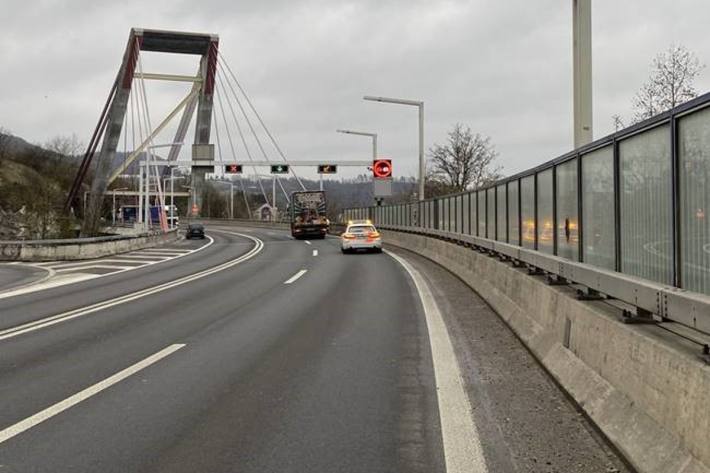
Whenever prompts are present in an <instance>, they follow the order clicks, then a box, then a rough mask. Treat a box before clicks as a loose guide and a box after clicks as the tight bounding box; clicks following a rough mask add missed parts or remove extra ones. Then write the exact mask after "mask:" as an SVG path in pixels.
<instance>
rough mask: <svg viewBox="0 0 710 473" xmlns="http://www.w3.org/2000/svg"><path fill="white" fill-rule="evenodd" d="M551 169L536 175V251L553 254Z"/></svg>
mask: <svg viewBox="0 0 710 473" xmlns="http://www.w3.org/2000/svg"><path fill="white" fill-rule="evenodd" d="M552 199H553V195H552V169H548V170H546V171H542V172H540V173H538V174H537V249H538V251H542V252H543V253H549V254H552V253H554V245H553V242H554V233H553V232H554V230H555V229H554V225H553V220H552Z"/></svg>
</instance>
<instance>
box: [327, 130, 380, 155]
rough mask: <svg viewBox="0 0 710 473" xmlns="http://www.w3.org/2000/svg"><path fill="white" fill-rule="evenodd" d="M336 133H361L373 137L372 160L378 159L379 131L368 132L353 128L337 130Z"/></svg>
mask: <svg viewBox="0 0 710 473" xmlns="http://www.w3.org/2000/svg"><path fill="white" fill-rule="evenodd" d="M335 131H336V133H345V134H346V135H360V136H369V137H370V138H372V160H373V161H374V160H375V159H377V133H367V132H364V131H353V130H335Z"/></svg>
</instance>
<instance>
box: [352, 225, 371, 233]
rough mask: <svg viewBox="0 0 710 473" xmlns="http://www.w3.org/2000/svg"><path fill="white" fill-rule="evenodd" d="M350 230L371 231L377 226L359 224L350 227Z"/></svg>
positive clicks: (356, 231)
mask: <svg viewBox="0 0 710 473" xmlns="http://www.w3.org/2000/svg"><path fill="white" fill-rule="evenodd" d="M348 231H349V232H350V233H369V232H374V231H376V230H375V227H373V226H372V225H359V226H357V227H350V228H348Z"/></svg>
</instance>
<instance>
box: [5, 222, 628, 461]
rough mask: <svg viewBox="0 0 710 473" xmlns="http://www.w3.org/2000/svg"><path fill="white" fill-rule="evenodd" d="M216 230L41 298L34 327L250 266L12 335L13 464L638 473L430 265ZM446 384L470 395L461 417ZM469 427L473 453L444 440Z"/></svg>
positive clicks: (280, 236)
mask: <svg viewBox="0 0 710 473" xmlns="http://www.w3.org/2000/svg"><path fill="white" fill-rule="evenodd" d="M211 230H212V231H211V233H210V234H211V235H212V236H213V237H214V238H215V244H214V245H212V246H210V247H209V248H208V249H206V250H205V251H204V252H202V253H203V254H200V253H197V254H194V255H191V256H188V257H185V258H182V260H183V261H181V263H182V264H173V263H165V265H163V264H158V265H155V266H153V267H152V268H151V271H147V270H145V269H141V270H135V271H130V272H128V273H123V274H118V275H113V276H107V277H105V278H101V279H100V280H94V281H87V282H85V283H79V284H77V285H72V286H70V287H65V288H64V289H63V290H57V291H52V293H51V294H52V297H48V296H47V293H46V292H45V291H42V293H38V295H39V294H41V298H42V300H43V301H44V304H39V305H36V306H33V307H35V308H40V309H42V311H40V312H38V313H35V314H30V315H29V316H28V317H29V318H36V317H38V316H40V315H41V316H46V315H48V314H50V313H52V312H53V310H52V309H53V306H52V300H53V298H54V299H56V301H57V305H58V306H61V307H67V306H76V305H78V304H80V303H77V301H75V300H74V299H76V298H77V297H83V298H85V299H84V300H86V301H88V302H92V303H93V302H97V301H101V300H105V299H106V297H105V296H103V295H102V294H101V293H100V292H99V291H95V290H87V289H90V288H92V287H95V286H97V285H98V286H100V287H104V285H105V284H106V283H107V282H116V284H117V285H118V287H117V288H113V289H115V291H114V292H113V293H112V294H114V295H120V294H122V292H121V291H125V290H135V289H144V288H145V287H147V286H149V285H150V284H154V283H159V282H163V283H164V282H166V281H168V280H170V279H174V278H178V277H184V276H186V275H187V274H190V273H191V272H192V273H194V272H199V271H203V270H205V269H206V268H210V267H215V266H217V265H219V264H221V263H224V262H225V261H228V260H234V259H235V258H239V259H237V260H236V261H238V264H235V265H233V266H230V267H228V268H224V269H223V270H221V271H219V272H215V273H214V274H210V275H207V276H205V277H202V278H200V279H196V280H194V281H191V282H189V283H188V284H184V285H181V286H178V287H174V288H170V289H167V290H165V291H162V292H158V293H155V294H151V295H147V296H146V297H142V298H140V299H136V300H132V301H127V302H123V303H120V304H117V305H112V306H110V307H106V308H104V309H102V310H100V311H98V312H96V313H93V314H89V315H86V316H82V317H78V318H75V319H72V320H68V321H65V322H61V323H58V324H56V325H53V326H48V327H45V328H42V329H39V330H35V331H32V332H28V333H23V334H20V335H17V336H13V337H11V338H6V339H0V400H2V402H0V471H8V472H23V473H24V472H65V471H66V472H69V471H71V472H95V471H101V472H127V471H130V472H197V471H199V472H223V471H224V472H226V471H230V472H231V471H239V472H329V473H330V472H334V471H337V472H368V473H369V472H393V471H402V472H427V473H429V472H434V473H436V472H444V471H447V466H448V473H458V472H469V471H473V472H482V473H485V472H486V471H490V472H508V471H510V472H523V471H525V472H527V471H575V472H578V473H608V472H620V471H627V469H626V468H625V467H624V465H623V463H621V462H620V461H619V459H618V458H616V457H615V455H614V454H613V452H611V451H610V450H609V448H608V447H606V446H605V444H604V441H603V439H599V438H598V436H596V435H595V434H594V432H593V430H594V429H593V428H592V427H591V426H589V425H588V423H587V421H586V420H585V419H584V418H582V417H580V416H579V414H578V412H577V410H576V409H575V407H574V406H573V405H571V404H570V403H569V401H568V400H567V398H566V397H565V395H564V393H563V392H561V391H560V390H559V388H558V387H557V386H556V385H555V384H554V383H552V382H551V381H550V380H549V378H548V377H547V375H546V374H545V373H544V372H543V371H542V370H541V369H540V368H539V367H538V368H535V366H536V362H535V360H534V359H533V358H532V356H531V355H530V354H529V352H527V350H526V349H525V348H524V347H523V346H522V345H521V344H520V342H519V341H518V340H517V339H516V338H515V336H514V335H513V334H512V333H511V332H510V331H509V330H507V328H506V327H505V326H504V324H503V323H502V322H501V321H500V320H499V319H498V318H497V316H495V314H494V313H493V312H492V311H491V310H490V308H487V306H486V305H485V304H484V303H483V302H482V301H481V300H480V298H478V296H476V295H475V294H474V293H473V292H472V291H470V289H468V288H467V287H466V286H465V285H463V283H461V281H459V280H457V279H456V278H455V277H454V276H453V275H451V274H450V273H448V272H446V271H445V270H443V269H442V268H440V267H438V266H436V265H434V264H433V263H431V262H427V261H426V260H424V259H422V258H420V257H415V256H414V255H412V254H408V253H406V252H398V255H399V256H400V257H402V256H404V257H405V262H406V261H409V262H410V263H411V266H412V267H413V268H415V270H416V272H417V273H419V278H420V280H418V282H417V283H416V285H415V283H414V281H413V280H412V278H411V277H410V276H409V275H408V273H407V271H405V270H404V269H403V267H402V266H401V265H400V264H399V263H397V262H396V261H395V260H394V259H393V258H392V257H390V256H389V255H387V254H368V255H365V254H358V255H342V254H341V253H340V251H339V247H338V241H337V239H335V238H328V239H326V240H314V241H308V242H306V241H295V240H292V239H291V238H290V237H289V236H288V235H287V234H286V233H285V232H279V231H274V230H269V229H245V228H237V227H227V226H225V227H219V226H215V227H212V228H211ZM240 235H241V236H240ZM250 237H251V238H250ZM259 242H263V243H264V246H263V248H262V247H261V246H260V244H259ZM256 251H258V252H257V253H255V254H254V252H256ZM247 258H248V259H247ZM422 275H423V277H422ZM422 281H424V282H422ZM92 283H93V285H94V286H92ZM421 284H424V285H425V286H426V285H428V287H429V288H430V290H429V289H427V288H426V287H425V288H424V289H423V291H424V292H421V291H422V289H421V288H419V289H417V288H418V287H419V286H420V285H421ZM77 286H79V287H77ZM109 287H112V286H111V285H109ZM80 288H85V289H84V290H80ZM85 293H86V294H85ZM422 294H424V296H422ZM427 294H428V295H427ZM21 297H23V298H24V297H25V296H21ZM422 297H423V299H422ZM422 300H423V301H424V304H422ZM0 302H2V301H1V300H0ZM7 302H8V301H6V303H7ZM432 304H433V305H434V306H438V307H439V308H440V309H435V311H436V312H438V311H439V310H440V311H441V313H440V314H439V315H438V317H439V319H440V320H439V324H438V325H439V327H438V328H437V327H436V324H434V325H432V320H434V319H433V318H432V317H431V314H430V310H431V306H432ZM8 306H9V307H14V305H13V304H12V303H9V304H8ZM20 307H21V305H20ZM427 307H428V309H427ZM445 326H448V331H449V332H451V340H450V341H447V340H445V339H442V330H443V333H445V332H446V329H444V327H445ZM431 327H434V328H433V329H431ZM444 338H448V337H446V336H444ZM430 339H431V340H433V341H430ZM442 343H443V345H446V344H447V343H448V344H449V345H451V350H452V351H451V353H449V354H448V359H447V357H446V356H444V357H442V355H441V353H442V352H441V346H443V345H442ZM445 355H446V354H445ZM454 357H456V358H454ZM454 359H457V360H458V362H454V361H452V360H454ZM457 364H458V365H459V366H458V370H461V371H460V372H459V371H458V370H456V369H454V370H452V369H450V368H452V365H457ZM442 365H443V369H442ZM437 367H438V368H437ZM435 370H436V377H435ZM440 375H441V377H440ZM447 376H448V381H446V379H447ZM452 381H453V382H454V384H458V385H460V386H459V388H461V389H462V390H461V393H460V394H461V396H462V397H463V398H467V401H468V402H466V399H464V400H463V401H462V400H461V399H460V398H459V401H461V402H459V403H458V404H457V407H455V409H453V410H452V402H451V400H452V399H453V398H452V397H451V396H450V395H449V394H450V386H449V384H450V383H451V382H452ZM462 383H463V384H462ZM447 393H448V394H447ZM447 396H448V397H447ZM468 403H470V405H468ZM471 407H472V408H473V415H469V414H470V410H471ZM452 412H453V413H454V415H453V416H452ZM466 423H468V424H470V427H471V429H469V433H468V434H467V436H466V437H465V438H466V439H468V440H466V441H465V442H461V441H460V439H461V438H464V437H463V436H462V435H461V434H457V433H454V434H453V435H452V434H451V432H452V431H451V429H452V428H453V429H454V431H453V432H462V430H460V429H461V428H462V426H463V427H465V425H464V424H466ZM452 426H453V427H452ZM464 430H465V429H464ZM447 432H448V434H447ZM447 436H448V437H447ZM447 438H448V440H445V439H447ZM471 438H473V439H474V440H475V442H472V441H470V439H471ZM479 439H480V440H479ZM479 442H480V445H479V447H477V448H474V449H470V448H468V447H469V446H470V445H472V444H474V443H475V444H479ZM465 450H469V451H468V453H469V454H472V453H473V454H475V455H481V456H483V457H484V458H478V459H476V458H473V461H472V459H471V455H469V456H466V455H465V453H466V452H464V451H465ZM462 452H463V453H464V454H461V453H462ZM462 459H463V460H465V463H461V460H462ZM475 464H477V465H478V467H476V468H474V467H473V466H472V465H475Z"/></svg>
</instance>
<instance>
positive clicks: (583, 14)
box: [572, 0, 594, 148]
mask: <svg viewBox="0 0 710 473" xmlns="http://www.w3.org/2000/svg"><path fill="white" fill-rule="evenodd" d="M572 9H573V11H572V36H573V38H572V51H573V53H572V54H573V61H572V62H573V74H572V76H573V77H572V81H573V91H574V92H573V93H574V100H573V103H574V147H575V148H579V147H580V146H584V145H585V144H587V143H591V142H592V140H593V139H594V135H593V131H592V120H593V112H592V0H572Z"/></svg>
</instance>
